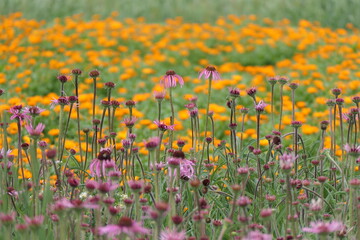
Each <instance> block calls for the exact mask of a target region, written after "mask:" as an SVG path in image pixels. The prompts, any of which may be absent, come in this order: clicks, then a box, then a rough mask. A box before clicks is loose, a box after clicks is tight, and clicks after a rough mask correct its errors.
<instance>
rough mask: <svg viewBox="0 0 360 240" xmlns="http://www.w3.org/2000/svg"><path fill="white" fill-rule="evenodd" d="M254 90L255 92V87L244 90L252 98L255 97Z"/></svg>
mask: <svg viewBox="0 0 360 240" xmlns="http://www.w3.org/2000/svg"><path fill="white" fill-rule="evenodd" d="M256 92H257V90H256V87H252V88H249V89H247V90H246V93H247V95H249V96H250V97H252V98H253V97H255V95H256Z"/></svg>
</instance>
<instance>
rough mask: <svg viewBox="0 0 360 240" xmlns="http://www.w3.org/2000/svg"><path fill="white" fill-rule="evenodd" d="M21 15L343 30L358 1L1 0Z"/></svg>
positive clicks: (357, 20) (359, 19)
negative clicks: (262, 22)
mask: <svg viewBox="0 0 360 240" xmlns="http://www.w3.org/2000/svg"><path fill="white" fill-rule="evenodd" d="M18 11H19V12H22V13H23V16H24V17H25V18H28V19H29V18H34V19H36V20H51V19H54V18H58V17H65V16H71V15H74V14H81V15H82V17H83V18H84V19H85V20H86V19H90V18H91V17H92V16H93V15H94V14H98V15H99V16H100V17H101V18H106V16H109V15H110V14H111V13H112V12H114V11H116V12H119V15H118V18H119V19H124V18H138V17H144V18H145V20H146V21H147V22H162V21H164V20H165V19H168V18H174V17H177V16H180V17H182V18H183V19H184V21H186V22H209V23H211V22H214V21H215V20H216V19H217V18H218V17H219V16H227V15H229V14H235V15H251V14H254V15H256V16H257V17H259V18H271V19H272V20H281V19H284V18H286V19H289V20H290V21H291V22H292V23H293V24H296V23H297V22H298V21H299V20H300V19H306V20H309V21H318V22H320V24H321V25H322V26H328V27H331V28H343V27H346V24H348V23H352V24H353V25H354V26H356V27H359V24H360V14H359V13H360V1H359V0H271V1H268V0H118V1H116V0H77V1H73V0H1V1H0V14H1V15H8V14H10V13H13V12H18Z"/></svg>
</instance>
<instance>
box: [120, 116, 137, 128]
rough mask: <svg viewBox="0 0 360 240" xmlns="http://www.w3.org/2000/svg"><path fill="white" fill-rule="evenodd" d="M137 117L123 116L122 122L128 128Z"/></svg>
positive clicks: (133, 123)
mask: <svg viewBox="0 0 360 240" xmlns="http://www.w3.org/2000/svg"><path fill="white" fill-rule="evenodd" d="M136 120H137V118H135V117H133V118H125V119H124V121H123V123H124V124H125V126H126V127H128V128H132V127H133V126H134V125H135V122H136Z"/></svg>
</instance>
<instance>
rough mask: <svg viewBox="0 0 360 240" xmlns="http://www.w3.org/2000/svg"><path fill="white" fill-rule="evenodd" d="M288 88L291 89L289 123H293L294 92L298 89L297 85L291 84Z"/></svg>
mask: <svg viewBox="0 0 360 240" xmlns="http://www.w3.org/2000/svg"><path fill="white" fill-rule="evenodd" d="M289 87H290V88H291V121H295V90H296V89H297V88H298V87H299V84H297V83H295V82H292V83H290V84H289Z"/></svg>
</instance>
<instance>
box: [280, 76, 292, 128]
mask: <svg viewBox="0 0 360 240" xmlns="http://www.w3.org/2000/svg"><path fill="white" fill-rule="evenodd" d="M288 81H289V79H288V78H287V77H284V76H281V77H279V79H278V83H279V84H280V114H279V131H281V124H282V115H283V105H284V98H283V91H284V85H285V84H286V83H288Z"/></svg>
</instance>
